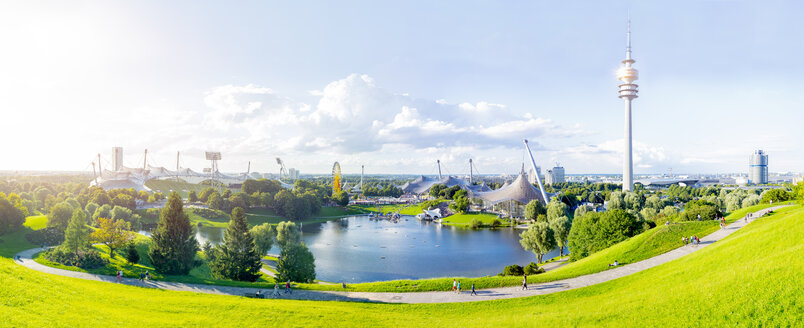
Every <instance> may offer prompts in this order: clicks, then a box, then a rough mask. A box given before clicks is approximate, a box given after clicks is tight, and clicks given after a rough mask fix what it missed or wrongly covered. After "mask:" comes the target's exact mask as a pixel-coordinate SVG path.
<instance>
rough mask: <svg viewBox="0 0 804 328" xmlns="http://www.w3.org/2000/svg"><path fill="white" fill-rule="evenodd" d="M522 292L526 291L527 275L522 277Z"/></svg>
mask: <svg viewBox="0 0 804 328" xmlns="http://www.w3.org/2000/svg"><path fill="white" fill-rule="evenodd" d="M522 290H528V275H523V276H522Z"/></svg>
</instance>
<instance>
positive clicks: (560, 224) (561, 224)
mask: <svg viewBox="0 0 804 328" xmlns="http://www.w3.org/2000/svg"><path fill="white" fill-rule="evenodd" d="M571 228H572V221H570V219H569V217H567V216H566V215H564V216H559V217H557V218H555V219H554V220H553V221H550V229H552V230H553V235H554V237H555V240H556V244H558V247H559V248H558V255H559V256H564V247H565V246H567V238H569V233H570V229H571Z"/></svg>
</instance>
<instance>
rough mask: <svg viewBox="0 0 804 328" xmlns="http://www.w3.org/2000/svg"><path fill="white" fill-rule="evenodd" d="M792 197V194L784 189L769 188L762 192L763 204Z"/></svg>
mask: <svg viewBox="0 0 804 328" xmlns="http://www.w3.org/2000/svg"><path fill="white" fill-rule="evenodd" d="M792 198H793V197H792V195H791V194H790V193H789V192H787V191H785V190H784V189H771V190H768V191H765V192H763V193H762V203H763V204H768V203H770V202H774V203H778V202H785V201H788V200H790V199H792Z"/></svg>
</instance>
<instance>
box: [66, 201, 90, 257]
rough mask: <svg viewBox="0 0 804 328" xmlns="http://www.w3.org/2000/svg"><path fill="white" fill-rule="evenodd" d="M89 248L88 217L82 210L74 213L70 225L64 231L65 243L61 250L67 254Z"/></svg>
mask: <svg viewBox="0 0 804 328" xmlns="http://www.w3.org/2000/svg"><path fill="white" fill-rule="evenodd" d="M87 246H89V229H87V216H86V213H84V211H83V210H81V209H80V208H78V209H75V211H73V215H72V217H71V218H70V224H69V225H68V226H67V230H65V231H64V243H62V244H61V246H60V247H61V248H62V249H63V250H64V252H65V253H75V252H76V251H78V250H79V249H84V248H87Z"/></svg>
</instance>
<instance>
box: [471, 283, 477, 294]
mask: <svg viewBox="0 0 804 328" xmlns="http://www.w3.org/2000/svg"><path fill="white" fill-rule="evenodd" d="M472 295H477V293H476V292H475V284H474V283H473V284H472V293H471V294H469V296H472Z"/></svg>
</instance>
